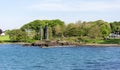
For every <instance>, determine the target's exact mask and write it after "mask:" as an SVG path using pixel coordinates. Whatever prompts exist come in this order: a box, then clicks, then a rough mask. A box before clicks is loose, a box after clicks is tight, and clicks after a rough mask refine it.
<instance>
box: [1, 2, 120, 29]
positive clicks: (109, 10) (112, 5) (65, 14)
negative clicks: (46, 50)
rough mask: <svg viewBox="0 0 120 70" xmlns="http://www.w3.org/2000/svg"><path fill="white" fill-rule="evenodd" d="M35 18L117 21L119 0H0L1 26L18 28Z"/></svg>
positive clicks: (119, 8)
mask: <svg viewBox="0 0 120 70" xmlns="http://www.w3.org/2000/svg"><path fill="white" fill-rule="evenodd" d="M35 19H61V20H63V21H65V22H66V23H69V22H76V21H78V20H81V21H94V20H99V19H101V20H105V21H108V22H112V21H120V0H0V28H1V29H3V30H6V29H14V28H20V27H21V26H22V25H24V24H26V23H28V22H30V21H33V20H35Z"/></svg>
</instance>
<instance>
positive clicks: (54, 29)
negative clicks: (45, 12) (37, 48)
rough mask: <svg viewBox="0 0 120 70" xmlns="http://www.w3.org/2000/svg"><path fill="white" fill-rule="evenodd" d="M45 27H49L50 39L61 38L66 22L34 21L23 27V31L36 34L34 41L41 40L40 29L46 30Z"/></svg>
mask: <svg viewBox="0 0 120 70" xmlns="http://www.w3.org/2000/svg"><path fill="white" fill-rule="evenodd" d="M45 25H48V27H49V29H48V30H49V37H53V36H54V37H55V36H61V35H62V34H63V30H64V28H63V27H64V26H65V24H64V22H63V21H61V20H59V19H56V20H34V21H32V22H30V23H28V24H25V25H24V26H22V27H21V30H23V31H26V32H35V35H34V37H33V36H32V37H33V38H34V39H37V40H39V39H40V36H39V33H40V27H42V29H44V27H45Z"/></svg>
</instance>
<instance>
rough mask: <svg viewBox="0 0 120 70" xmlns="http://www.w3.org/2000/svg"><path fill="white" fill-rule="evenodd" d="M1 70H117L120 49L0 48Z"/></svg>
mask: <svg viewBox="0 0 120 70" xmlns="http://www.w3.org/2000/svg"><path fill="white" fill-rule="evenodd" d="M0 70H120V47H85V46H84V47H69V48H68V47H66V48H65V47H64V48H40V47H32V46H29V47H24V46H22V45H17V44H1V45H0Z"/></svg>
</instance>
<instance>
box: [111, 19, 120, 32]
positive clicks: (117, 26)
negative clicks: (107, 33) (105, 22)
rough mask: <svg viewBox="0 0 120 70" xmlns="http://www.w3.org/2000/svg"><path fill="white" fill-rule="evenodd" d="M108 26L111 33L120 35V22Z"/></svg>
mask: <svg viewBox="0 0 120 70" xmlns="http://www.w3.org/2000/svg"><path fill="white" fill-rule="evenodd" d="M110 26H111V30H112V32H113V33H116V34H118V33H119V34H120V22H116V21H115V22H112V23H110Z"/></svg>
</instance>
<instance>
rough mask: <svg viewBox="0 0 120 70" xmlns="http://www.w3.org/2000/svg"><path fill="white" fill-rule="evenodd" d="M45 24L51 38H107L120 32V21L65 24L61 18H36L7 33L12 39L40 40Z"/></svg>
mask: <svg viewBox="0 0 120 70" xmlns="http://www.w3.org/2000/svg"><path fill="white" fill-rule="evenodd" d="M45 25H48V33H49V39H54V38H67V37H78V38H83V37H87V38H92V39H97V38H99V39H106V38H107V37H108V36H109V34H110V33H111V32H112V33H120V22H112V23H108V22H105V21H103V20H97V21H90V22H85V21H84V22H81V21H78V22H76V23H69V24H65V22H64V21H61V20H59V19H56V20H34V21H32V22H29V23H27V24H25V25H23V26H22V27H21V28H20V29H14V30H10V31H8V32H7V33H8V34H9V36H10V39H11V40H12V41H27V40H40V28H41V27H42V28H44V27H45Z"/></svg>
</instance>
